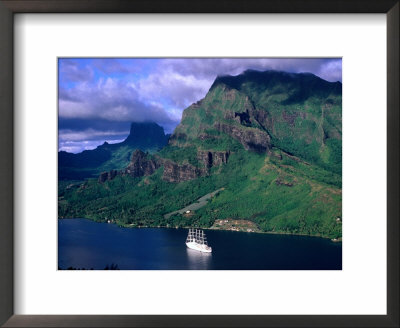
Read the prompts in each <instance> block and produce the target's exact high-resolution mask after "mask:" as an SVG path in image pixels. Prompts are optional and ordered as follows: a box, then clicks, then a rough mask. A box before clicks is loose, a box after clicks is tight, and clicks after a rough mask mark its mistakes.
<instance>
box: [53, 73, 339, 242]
mask: <svg viewBox="0 0 400 328" xmlns="http://www.w3.org/2000/svg"><path fill="white" fill-rule="evenodd" d="M341 89H342V88H341V83H340V82H335V83H331V82H327V81H325V80H322V79H320V78H318V77H317V76H315V75H312V74H308V73H302V74H292V73H285V72H277V71H266V72H258V71H245V72H244V73H243V74H241V75H239V76H222V77H218V78H217V79H216V80H215V82H214V83H213V85H212V86H211V88H210V90H209V92H208V93H207V95H206V96H205V98H204V99H202V100H200V101H198V102H197V103H195V104H192V105H191V106H189V107H188V108H186V109H185V110H184V112H183V116H182V121H181V123H180V124H179V125H178V126H177V128H176V129H175V131H174V133H173V134H172V136H171V137H170V139H169V144H168V146H166V147H164V148H163V149H162V150H161V151H159V152H156V153H152V154H149V153H145V152H142V151H135V152H134V153H133V154H132V157H131V160H130V163H129V164H128V165H127V166H126V167H125V168H123V169H118V168H113V170H111V171H109V172H107V173H103V174H102V175H101V176H100V177H99V178H98V179H90V180H87V181H86V182H85V183H82V184H75V185H74V184H72V185H71V184H69V185H68V186H67V184H60V186H59V216H60V217H87V218H91V219H94V220H98V221H104V220H111V221H113V222H116V223H118V224H121V225H129V226H186V227H187V226H199V227H208V228H210V227H211V228H223V229H231V230H238V229H239V230H243V229H247V231H264V232H273V233H298V234H308V235H319V236H324V237H329V238H340V237H341V231H342V230H341V222H342V212H341V200H342V194H341V184H342V182H341V170H342V164H341V163H342V154H341V149H342V122H341V120H342V105H341V104H342V94H341V93H342V91H341ZM215 191H218V192H216V193H214V192H215ZM211 195H212V197H211ZM203 196H207V197H203ZM209 198H210V199H209ZM199 199H200V201H199V202H197V200H199ZM201 199H209V200H207V201H202V200H201ZM188 206H189V207H188ZM187 208H190V209H192V210H189V212H188V213H187V211H186V209H187ZM183 209H184V210H183Z"/></svg>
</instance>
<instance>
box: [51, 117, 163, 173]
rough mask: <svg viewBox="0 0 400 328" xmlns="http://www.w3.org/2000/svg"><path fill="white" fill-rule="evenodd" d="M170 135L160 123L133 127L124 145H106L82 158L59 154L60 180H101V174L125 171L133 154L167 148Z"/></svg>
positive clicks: (84, 153) (88, 151) (80, 155)
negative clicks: (97, 178) (139, 150)
mask: <svg viewBox="0 0 400 328" xmlns="http://www.w3.org/2000/svg"><path fill="white" fill-rule="evenodd" d="M168 137H169V136H168V135H165V133H164V129H163V128H162V127H161V126H159V125H158V124H156V123H152V122H144V123H135V122H134V123H131V128H130V133H129V135H128V137H127V138H126V139H125V140H124V141H123V142H120V143H115V144H109V143H107V142H104V143H103V144H102V145H100V146H98V147H97V148H96V149H93V150H85V151H83V152H81V153H78V154H73V153H68V152H65V151H60V152H59V153H58V178H59V180H81V179H85V178H93V177H97V176H98V175H99V174H100V173H101V172H103V171H108V170H112V169H122V168H124V167H126V166H127V165H128V164H129V160H130V157H131V155H132V152H133V151H134V150H136V149H141V150H143V151H148V152H156V151H158V150H160V149H161V148H162V147H164V146H165V145H166V144H167V141H168Z"/></svg>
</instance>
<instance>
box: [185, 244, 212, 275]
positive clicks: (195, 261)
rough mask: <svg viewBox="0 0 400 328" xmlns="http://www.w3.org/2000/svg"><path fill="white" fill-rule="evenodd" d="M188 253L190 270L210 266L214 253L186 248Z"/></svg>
mask: <svg viewBox="0 0 400 328" xmlns="http://www.w3.org/2000/svg"><path fill="white" fill-rule="evenodd" d="M186 254H187V258H188V263H189V269H190V270H207V269H208V268H209V267H210V264H211V259H212V253H203V252H199V251H196V250H194V249H190V248H186Z"/></svg>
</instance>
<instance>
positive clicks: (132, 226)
mask: <svg viewBox="0 0 400 328" xmlns="http://www.w3.org/2000/svg"><path fill="white" fill-rule="evenodd" d="M74 219H84V220H90V221H93V222H96V223H107V224H115V225H117V226H118V227H121V228H128V229H146V228H153V229H157V228H163V229H189V228H191V229H202V230H214V231H230V232H244V233H254V234H256V233H258V234H271V235H292V236H303V237H317V238H323V239H329V240H330V241H331V242H333V243H341V242H343V241H342V237H339V238H337V239H336V238H333V239H332V238H330V237H325V236H321V235H307V234H304V233H292V232H283V231H282V232H277V231H251V232H249V231H240V230H239V231H237V230H230V229H216V228H202V227H189V226H187V227H167V226H134V225H133V224H130V225H120V224H117V223H115V222H104V221H96V220H93V219H89V218H60V217H59V218H58V220H74Z"/></svg>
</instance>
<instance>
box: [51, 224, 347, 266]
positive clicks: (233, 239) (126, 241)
mask: <svg viewBox="0 0 400 328" xmlns="http://www.w3.org/2000/svg"><path fill="white" fill-rule="evenodd" d="M187 233H188V230H187V229H167V228H140V229H139V228H132V229H131V228H121V227H118V226H116V225H114V224H107V223H96V222H93V221H90V220H86V219H60V220H58V267H59V269H68V268H71V267H72V268H76V269H94V270H103V269H105V268H106V267H108V268H110V267H112V266H113V267H117V268H118V269H120V270H341V269H342V243H341V242H339V243H334V242H332V241H330V240H329V239H324V238H318V237H306V236H293V235H276V234H258V233H246V232H234V231H216V230H205V233H206V235H207V239H208V243H209V245H210V246H211V247H212V249H213V252H212V253H211V254H205V253H200V252H198V251H195V250H191V249H188V248H187V247H186V245H185V240H186V236H187Z"/></svg>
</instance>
